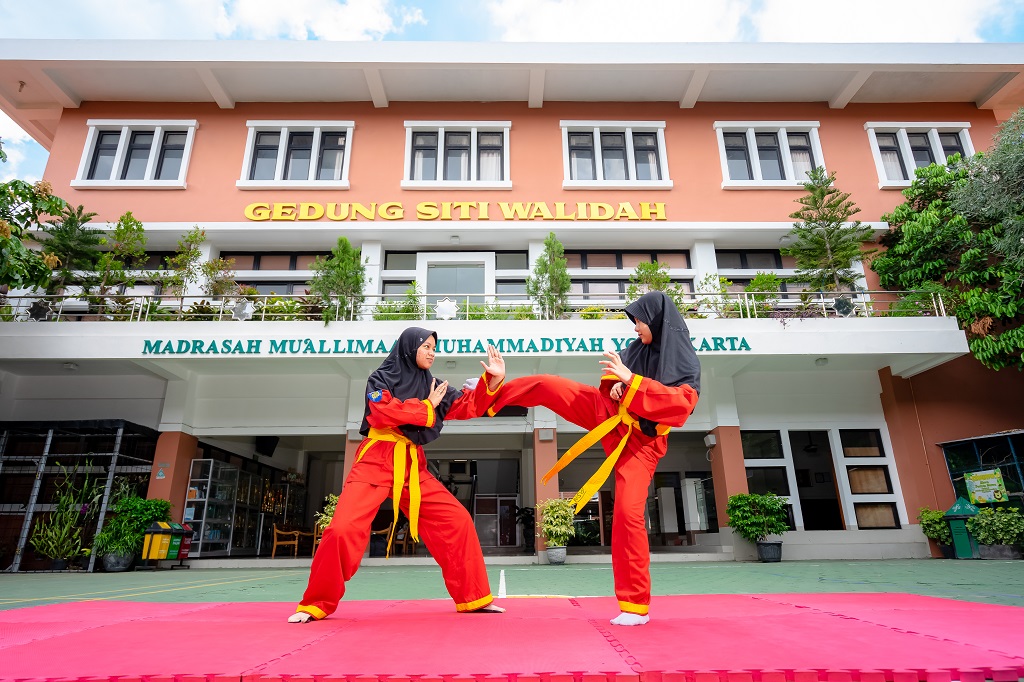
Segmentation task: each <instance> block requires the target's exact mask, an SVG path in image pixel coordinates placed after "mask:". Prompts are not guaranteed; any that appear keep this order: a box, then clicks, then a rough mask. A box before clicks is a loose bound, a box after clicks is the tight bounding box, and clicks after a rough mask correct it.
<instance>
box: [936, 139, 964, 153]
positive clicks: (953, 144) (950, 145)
mask: <svg viewBox="0 0 1024 682" xmlns="http://www.w3.org/2000/svg"><path fill="white" fill-rule="evenodd" d="M939 143H940V144H941V145H942V154H943V156H945V157H946V158H947V159H948V158H949V157H951V156H953V155H954V154H959V155H960V156H961V157H962V156H964V145H963V142H961V141H960V134H959V133H939Z"/></svg>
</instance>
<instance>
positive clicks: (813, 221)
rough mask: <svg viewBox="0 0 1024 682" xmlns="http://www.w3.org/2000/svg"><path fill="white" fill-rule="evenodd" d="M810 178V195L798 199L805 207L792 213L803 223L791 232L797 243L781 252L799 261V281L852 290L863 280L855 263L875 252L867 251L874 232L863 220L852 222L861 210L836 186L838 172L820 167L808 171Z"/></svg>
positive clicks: (824, 287)
mask: <svg viewBox="0 0 1024 682" xmlns="http://www.w3.org/2000/svg"><path fill="white" fill-rule="evenodd" d="M807 178H808V179H807V182H805V183H803V185H804V189H806V190H807V192H808V194H807V195H806V196H803V197H800V198H799V199H797V202H799V203H800V204H801V205H802V206H803V208H801V209H800V210H799V211H796V212H794V213H790V214H789V217H790V218H796V219H797V220H802V221H803V222H802V223H794V224H793V229H792V230H791V231H790V233H789V236H790V237H792V238H793V243H792V244H791V245H790V246H788V247H785V248H782V249H780V251H781V253H782V255H784V256H793V257H794V258H796V267H797V275H796V277H797V279H798V280H799V281H802V282H807V283H808V284H809V285H810V286H811V287H812V288H815V289H821V290H828V291H840V290H841V289H842V288H843V287H847V288H850V289H852V288H853V285H854V284H855V283H856V282H857V279H859V277H860V275H859V274H858V273H857V272H856V271H855V270H853V264H854V263H859V262H860V261H863V260H864V259H865V258H866V257H867V256H868V255H870V254H871V253H872V251H868V250H865V249H864V248H863V245H864V243H865V242H867V241H869V240H870V239H871V237H872V230H871V228H870V227H864V226H862V225H861V223H860V221H859V220H856V221H854V222H852V223H851V222H850V218H851V217H852V216H854V215H856V214H857V213H860V209H859V208H857V206H856V205H855V204H854V203H853V202H852V201H850V195H849V194H848V193H847V192H841V191H840V190H839V189H837V188H836V187H834V186H833V184H832V183H833V182H835V179H836V174H835V173H829V174H827V175H826V174H825V169H824V168H821V167H818V168H815V169H814V170H812V171H810V172H808V173H807Z"/></svg>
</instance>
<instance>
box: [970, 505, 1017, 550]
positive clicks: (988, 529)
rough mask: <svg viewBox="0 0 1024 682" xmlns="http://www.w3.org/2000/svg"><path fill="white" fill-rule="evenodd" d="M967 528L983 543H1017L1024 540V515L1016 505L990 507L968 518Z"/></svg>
mask: <svg viewBox="0 0 1024 682" xmlns="http://www.w3.org/2000/svg"><path fill="white" fill-rule="evenodd" d="M967 530H969V531H971V534H972V535H974V537H975V538H977V539H978V542H980V543H981V544H983V545H1017V544H1020V543H1022V542H1024V516H1021V513H1020V510H1019V509H1017V508H1016V507H998V508H996V509H992V508H991V507H989V508H986V509H982V510H981V511H980V512H978V515H977V516H973V517H971V518H969V519H967Z"/></svg>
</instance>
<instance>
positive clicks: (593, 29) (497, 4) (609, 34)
mask: <svg viewBox="0 0 1024 682" xmlns="http://www.w3.org/2000/svg"><path fill="white" fill-rule="evenodd" d="M752 4H753V0H711V1H709V0H631V1H630V2H628V3H625V2H623V1H622V0H490V2H488V3H487V9H488V11H489V12H490V15H491V21H492V23H493V24H494V25H495V26H497V27H498V29H499V31H501V40H507V41H541V42H554V41H558V42H638V43H644V42H697V41H733V40H742V39H743V37H744V35H745V33H746V30H747V29H746V27H745V25H744V19H745V15H747V14H748V13H749V11H750V9H751V5H752Z"/></svg>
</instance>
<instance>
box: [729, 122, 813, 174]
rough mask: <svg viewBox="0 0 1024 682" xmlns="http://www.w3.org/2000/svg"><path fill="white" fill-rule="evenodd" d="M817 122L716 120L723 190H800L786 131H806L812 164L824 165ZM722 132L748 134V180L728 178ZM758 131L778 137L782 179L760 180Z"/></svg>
mask: <svg viewBox="0 0 1024 682" xmlns="http://www.w3.org/2000/svg"><path fill="white" fill-rule="evenodd" d="M820 125H821V123H820V122H819V121H715V123H714V129H715V137H716V138H717V139H718V158H719V161H720V162H721V164H722V189H803V188H804V185H803V181H801V180H799V179H798V178H796V177H795V175H796V173H795V172H794V171H793V155H792V154H791V153H790V151H789V136H788V133H807V134H808V136H809V137H810V140H811V153H812V154H813V155H814V163H815V166H820V167H822V168H827V167H826V166H825V155H824V153H823V152H822V150H821V140H820V139H819V137H818V127H819V126H820ZM725 133H744V134H745V135H746V137H747V153H748V154H749V155H750V174H751V175H753V176H754V177H753V179H751V180H733V179H731V178H730V177H729V161H728V159H726V156H725ZM757 133H775V134H776V135H778V139H779V152H780V154H781V155H782V166H783V171H784V172H785V175H786V179H785V180H763V179H762V178H761V162H760V159H759V158H758V156H757V140H756V138H755V135H756V134H757Z"/></svg>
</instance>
